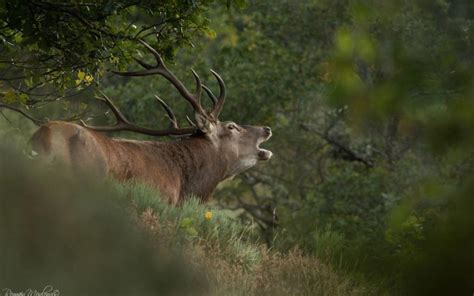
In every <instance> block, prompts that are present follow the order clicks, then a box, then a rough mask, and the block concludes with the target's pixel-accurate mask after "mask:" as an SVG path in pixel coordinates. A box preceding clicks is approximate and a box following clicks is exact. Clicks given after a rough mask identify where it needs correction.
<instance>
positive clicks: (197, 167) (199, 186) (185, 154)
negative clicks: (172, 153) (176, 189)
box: [174, 136, 230, 200]
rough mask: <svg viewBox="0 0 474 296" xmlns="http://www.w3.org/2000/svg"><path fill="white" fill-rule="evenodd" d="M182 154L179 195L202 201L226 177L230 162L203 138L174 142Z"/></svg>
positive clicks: (217, 148)
mask: <svg viewBox="0 0 474 296" xmlns="http://www.w3.org/2000/svg"><path fill="white" fill-rule="evenodd" d="M174 146H175V147H177V148H178V149H177V150H178V151H181V153H182V159H181V160H180V161H179V164H180V169H181V176H182V180H181V184H182V185H181V192H182V194H181V195H184V196H183V197H184V198H186V197H187V196H189V195H195V196H197V197H200V198H202V199H204V200H207V199H208V197H209V196H210V195H211V194H212V192H213V191H214V189H215V188H216V186H217V185H218V184H219V182H221V181H223V180H224V179H225V178H226V177H227V171H228V168H229V167H230V160H229V159H227V158H226V157H225V156H224V155H223V153H221V152H220V150H219V147H217V146H216V145H214V144H213V143H212V142H211V141H210V140H208V139H205V138H204V137H200V136H197V137H190V138H186V139H182V140H180V141H177V142H174Z"/></svg>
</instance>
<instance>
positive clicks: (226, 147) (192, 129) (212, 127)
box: [81, 40, 272, 177]
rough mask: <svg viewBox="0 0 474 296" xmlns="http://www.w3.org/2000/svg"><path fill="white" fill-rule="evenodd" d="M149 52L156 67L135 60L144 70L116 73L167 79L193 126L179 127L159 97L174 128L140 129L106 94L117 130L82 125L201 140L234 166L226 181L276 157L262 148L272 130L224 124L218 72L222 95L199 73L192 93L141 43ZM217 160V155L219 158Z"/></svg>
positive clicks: (152, 51) (103, 97) (230, 123)
mask: <svg viewBox="0 0 474 296" xmlns="http://www.w3.org/2000/svg"><path fill="white" fill-rule="evenodd" d="M140 42H141V43H142V44H143V46H145V48H147V49H148V51H150V52H151V53H152V54H153V56H154V57H155V60H156V64H155V65H150V64H148V63H145V62H143V61H141V60H139V59H135V60H136V61H137V62H138V63H139V64H140V65H141V66H142V67H143V68H144V70H141V71H133V72H114V73H116V74H118V75H122V76H148V75H161V76H163V77H164V78H166V79H167V80H168V81H169V82H170V83H171V84H172V85H173V86H174V87H175V88H176V89H177V90H178V92H179V93H180V94H181V96H182V97H183V98H184V99H185V100H186V101H188V102H189V103H190V104H191V106H192V107H193V109H194V119H195V122H193V121H192V120H191V119H189V118H188V117H186V119H187V121H188V123H189V125H190V126H188V127H179V125H178V121H177V119H176V116H175V114H174V112H173V111H172V109H171V108H170V107H169V106H168V105H167V104H166V103H165V102H164V101H163V100H162V99H161V98H159V97H158V96H155V98H156V99H157V101H158V102H159V103H160V105H161V106H162V107H163V109H164V111H165V112H166V113H167V116H168V118H169V120H170V126H169V127H168V128H166V129H161V130H155V129H149V128H144V127H140V126H137V125H135V124H132V123H131V122H129V121H128V120H127V119H126V117H125V116H124V115H123V114H122V113H121V112H120V110H119V109H118V108H117V107H116V106H115V105H114V104H113V102H112V101H111V100H110V99H109V98H108V97H107V96H106V95H105V94H104V93H101V94H102V98H100V99H101V100H102V101H103V102H104V103H106V104H107V105H108V106H109V108H110V109H111V110H112V112H113V114H114V115H115V117H116V119H117V123H116V124H115V125H114V126H100V127H99V126H89V125H87V124H86V123H84V122H83V121H81V124H82V125H83V126H85V127H87V128H89V129H92V130H96V131H131V132H136V133H141V134H146V135H150V136H156V137H161V136H178V137H186V138H200V139H203V140H205V141H208V142H210V143H212V145H213V147H215V149H216V151H217V153H218V154H219V155H218V156H219V157H223V158H225V159H226V160H227V163H228V164H230V166H229V168H228V169H227V172H226V177H231V176H234V175H236V174H238V173H240V172H242V171H244V170H246V169H248V168H250V167H252V166H254V165H255V164H256V163H257V162H258V161H259V160H262V161H265V160H269V159H270V158H271V157H272V152H271V151H268V150H265V149H262V148H260V147H259V145H260V144H261V143H263V142H265V141H266V140H268V139H269V138H270V137H271V135H272V132H271V129H270V127H266V126H265V127H262V126H248V125H238V124H236V123H235V122H232V121H220V120H219V114H220V113H221V111H222V108H223V106H224V102H225V97H226V89H225V84H224V81H223V79H222V78H221V77H220V75H219V74H217V73H216V72H215V71H213V70H210V71H211V73H212V74H213V75H214V76H215V78H216V79H217V82H218V83H219V88H220V93H219V96H218V97H216V96H215V95H214V94H213V93H212V91H211V90H210V89H209V88H208V87H206V86H205V85H203V84H202V83H201V79H200V78H199V76H198V75H197V73H196V72H195V71H194V70H192V73H193V76H194V79H195V82H196V88H195V91H194V92H190V91H189V90H188V89H187V88H186V87H185V86H184V84H183V83H182V82H181V81H180V80H179V79H178V78H176V76H175V75H174V74H173V73H172V72H170V71H169V70H168V68H167V67H166V65H165V63H164V62H163V59H162V58H161V56H160V54H159V53H158V52H157V51H156V50H155V49H154V48H153V47H151V46H150V45H149V44H148V43H146V42H144V41H143V40H140ZM203 89H204V91H205V92H206V93H207V95H208V96H209V98H210V99H211V100H212V103H213V105H212V108H211V109H210V110H206V109H205V108H204V107H203V105H202V104H201V94H202V90H203ZM216 157H217V155H216Z"/></svg>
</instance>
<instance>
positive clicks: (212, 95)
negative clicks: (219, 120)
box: [202, 84, 217, 108]
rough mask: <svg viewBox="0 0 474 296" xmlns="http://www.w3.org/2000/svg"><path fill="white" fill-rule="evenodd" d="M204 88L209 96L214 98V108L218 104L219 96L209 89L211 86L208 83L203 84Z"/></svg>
mask: <svg viewBox="0 0 474 296" xmlns="http://www.w3.org/2000/svg"><path fill="white" fill-rule="evenodd" d="M202 88H204V91H205V92H206V93H207V95H208V96H209V98H210V99H211V100H212V106H213V108H214V107H215V106H216V104H217V98H216V96H215V95H214V94H213V93H212V91H211V90H210V89H209V87H207V86H206V85H204V84H203V85H202Z"/></svg>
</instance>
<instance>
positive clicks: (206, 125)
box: [194, 112, 216, 134]
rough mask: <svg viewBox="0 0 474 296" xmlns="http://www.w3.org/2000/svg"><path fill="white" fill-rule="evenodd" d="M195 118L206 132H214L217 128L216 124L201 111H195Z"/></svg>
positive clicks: (200, 127)
mask: <svg viewBox="0 0 474 296" xmlns="http://www.w3.org/2000/svg"><path fill="white" fill-rule="evenodd" d="M194 118H195V119H196V123H197V126H198V128H199V130H201V131H202V132H203V133H205V134H212V132H214V130H215V129H216V125H215V124H214V123H213V122H212V121H210V120H209V119H208V118H207V117H206V116H204V115H202V114H200V113H197V112H196V113H194Z"/></svg>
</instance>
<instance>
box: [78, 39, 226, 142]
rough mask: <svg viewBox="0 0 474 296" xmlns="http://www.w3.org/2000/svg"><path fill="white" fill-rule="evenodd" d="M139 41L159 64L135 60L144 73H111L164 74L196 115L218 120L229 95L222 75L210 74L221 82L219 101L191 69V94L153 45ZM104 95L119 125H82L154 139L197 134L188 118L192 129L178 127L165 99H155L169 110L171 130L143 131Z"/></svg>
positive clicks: (195, 128) (125, 73) (131, 73)
mask: <svg viewBox="0 0 474 296" xmlns="http://www.w3.org/2000/svg"><path fill="white" fill-rule="evenodd" d="M139 42H140V43H141V44H142V45H143V46H144V47H145V48H146V49H147V50H148V51H149V52H150V53H151V54H152V55H153V56H154V57H155V61H156V63H155V65H151V64H148V63H146V62H144V61H142V60H140V59H137V58H134V59H135V61H136V62H137V63H138V64H140V65H141V66H142V67H143V68H144V70H140V71H127V72H117V71H112V72H113V73H115V74H117V75H121V76H137V77H140V76H149V75H156V74H158V75H161V76H163V77H165V78H166V79H167V80H168V81H169V82H171V84H173V85H174V87H175V88H176V89H177V90H178V92H179V93H180V94H181V96H182V97H183V98H184V99H185V100H186V101H188V102H189V103H190V104H191V105H192V107H193V109H194V111H195V112H196V113H199V114H200V115H202V116H204V117H205V118H207V119H209V120H212V121H217V120H218V117H219V113H220V112H221V111H222V108H223V106H224V101H225V95H226V90H225V84H224V80H223V79H222V78H221V77H220V76H219V74H217V73H216V72H215V71H213V70H211V73H212V74H213V75H214V76H215V77H216V79H217V82H218V83H219V88H220V93H219V97H218V98H216V96H215V95H214V94H213V93H212V92H211V90H210V89H209V88H208V87H207V86H205V85H203V84H202V82H201V79H200V78H199V76H198V74H197V73H196V72H195V71H194V70H192V73H193V76H194V80H195V81H196V89H195V91H194V92H190V91H189V90H188V89H187V88H186V87H185V86H184V84H183V83H182V82H181V81H180V80H179V79H178V78H177V77H176V76H175V75H174V74H173V73H172V72H171V71H170V70H168V68H167V67H166V65H165V63H164V61H163V59H162V58H161V56H160V54H159V53H158V52H157V51H156V50H155V49H154V48H153V47H152V46H150V45H149V44H148V43H146V42H145V41H143V40H142V39H139ZM203 88H204V90H205V91H206V93H207V94H208V96H209V97H210V98H211V100H212V101H213V107H212V109H211V110H210V111H209V112H207V111H206V110H204V108H203V106H202V105H201V93H202V89H203ZM101 94H102V97H103V98H102V99H100V100H101V101H103V102H104V103H106V104H107V105H108V106H109V108H110V109H111V110H112V112H113V113H114V115H115V117H116V119H117V123H116V124H115V125H114V126H102V127H94V126H89V125H87V124H85V123H84V122H83V121H81V123H82V125H83V126H85V127H87V128H90V129H93V130H97V131H120V130H127V131H132V132H137V133H142V134H147V135H151V136H168V135H175V136H176V135H186V134H193V133H195V132H197V131H198V127H197V126H196V125H195V124H194V123H193V122H192V120H190V119H189V118H188V117H187V118H186V119H187V121H188V123H189V124H190V125H191V126H190V127H187V128H179V126H178V122H177V120H176V116H175V115H174V113H173V111H172V110H171V108H170V107H169V106H168V105H167V104H166V103H165V102H164V101H163V100H162V99H160V98H159V97H157V96H155V97H156V99H157V100H158V102H159V103H160V104H161V106H162V107H163V109H164V110H165V111H166V113H167V114H168V118H169V119H170V122H171V126H170V127H169V128H168V129H164V130H152V129H148V128H142V127H138V126H136V125H133V124H132V123H130V122H129V121H128V120H127V119H126V118H125V116H124V115H123V114H122V113H121V112H120V111H119V110H118V108H117V107H116V106H115V105H114V104H113V103H112V101H111V100H110V99H109V98H108V97H107V96H106V95H105V94H103V93H101Z"/></svg>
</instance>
